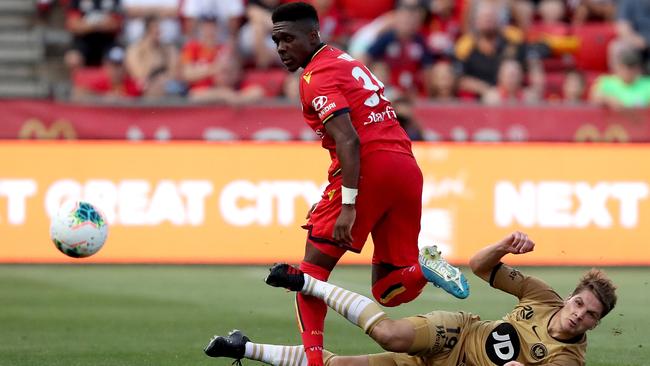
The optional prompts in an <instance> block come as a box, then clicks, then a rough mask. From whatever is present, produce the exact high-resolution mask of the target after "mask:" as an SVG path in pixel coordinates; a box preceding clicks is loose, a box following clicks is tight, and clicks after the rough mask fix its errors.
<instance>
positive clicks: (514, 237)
mask: <svg viewBox="0 0 650 366" xmlns="http://www.w3.org/2000/svg"><path fill="white" fill-rule="evenodd" d="M534 248H535V243H534V242H533V241H532V240H531V239H530V238H529V237H528V235H527V234H525V233H522V232H520V231H515V232H513V233H512V234H510V235H508V236H506V237H505V238H503V239H502V240H501V241H499V242H498V243H495V244H492V245H488V246H487V247H485V248H483V249H481V250H479V251H478V252H477V253H476V254H474V255H473V256H472V258H471V259H470V260H469V265H470V267H471V268H472V272H474V274H475V275H477V276H479V277H480V278H482V279H484V280H485V281H489V280H490V274H491V273H492V269H493V268H494V266H496V265H497V264H499V262H500V261H501V258H503V257H504V256H505V255H506V254H524V253H528V252H532V251H533V249H534Z"/></svg>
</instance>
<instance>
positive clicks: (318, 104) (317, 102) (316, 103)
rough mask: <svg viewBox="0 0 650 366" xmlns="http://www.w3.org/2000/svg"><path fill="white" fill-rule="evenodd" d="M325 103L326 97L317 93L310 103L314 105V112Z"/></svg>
mask: <svg viewBox="0 0 650 366" xmlns="http://www.w3.org/2000/svg"><path fill="white" fill-rule="evenodd" d="M325 104H327V97H326V96H324V95H319V96H317V97H316V98H314V99H312V101H311V105H312V106H313V107H314V110H315V111H316V112H318V111H320V110H321V109H323V107H325Z"/></svg>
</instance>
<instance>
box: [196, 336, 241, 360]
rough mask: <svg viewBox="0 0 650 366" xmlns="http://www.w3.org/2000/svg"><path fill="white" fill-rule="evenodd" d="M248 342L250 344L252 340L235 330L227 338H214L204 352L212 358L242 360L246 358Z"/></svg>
mask: <svg viewBox="0 0 650 366" xmlns="http://www.w3.org/2000/svg"><path fill="white" fill-rule="evenodd" d="M246 342H250V339H249V338H248V337H246V336H245V335H244V333H242V332H241V331H240V330H237V329H234V330H232V331H231V332H230V333H228V336H226V337H223V336H214V337H212V339H210V342H209V343H208V345H207V346H205V348H204V349H203V352H205V354H206V355H208V356H210V357H230V358H234V359H235V360H240V359H242V358H244V351H246Z"/></svg>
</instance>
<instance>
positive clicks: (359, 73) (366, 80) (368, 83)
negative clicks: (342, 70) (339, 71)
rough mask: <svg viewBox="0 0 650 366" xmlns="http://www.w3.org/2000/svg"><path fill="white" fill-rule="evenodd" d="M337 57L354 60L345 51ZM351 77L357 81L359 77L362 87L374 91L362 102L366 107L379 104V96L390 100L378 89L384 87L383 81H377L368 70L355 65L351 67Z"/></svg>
mask: <svg viewBox="0 0 650 366" xmlns="http://www.w3.org/2000/svg"><path fill="white" fill-rule="evenodd" d="M338 58H340V59H342V60H345V61H350V62H352V61H354V59H353V58H352V56H350V55H348V54H347V53H343V54H341V55H340V56H339V57H338ZM368 74H370V75H368ZM352 77H353V78H355V79H356V80H357V81H359V79H361V81H362V82H363V88H364V89H366V90H370V91H371V92H374V93H373V94H372V95H371V96H369V97H368V99H366V101H365V102H363V104H365V105H367V106H368V107H376V106H377V105H378V104H379V98H381V99H383V100H385V101H387V102H390V100H388V98H386V97H385V96H384V95H383V94H382V93H381V92H380V90H381V89H383V88H384V83H382V82H381V81H379V79H377V77H376V76H375V75H374V74H373V73H372V72H370V71H368V72H366V71H364V70H363V69H362V68H360V67H359V66H355V67H354V68H353V69H352ZM371 78H372V79H371ZM373 80H374V82H373Z"/></svg>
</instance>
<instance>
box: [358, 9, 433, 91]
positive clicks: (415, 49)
mask: <svg viewBox="0 0 650 366" xmlns="http://www.w3.org/2000/svg"><path fill="white" fill-rule="evenodd" d="M424 15H425V14H424V9H423V8H422V7H420V6H419V4H418V2H417V1H416V0H402V1H400V3H399V5H398V8H397V10H396V11H395V19H394V23H393V26H392V27H391V28H389V29H388V30H387V31H385V32H384V33H382V34H381V35H380V36H379V37H378V38H377V40H375V42H374V43H373V44H372V45H371V46H370V48H369V49H368V58H369V59H370V62H371V65H372V66H371V68H372V69H373V70H374V69H375V68H385V69H387V70H388V71H389V78H388V79H387V80H384V81H388V83H389V84H391V85H392V86H394V87H396V88H397V89H399V90H400V91H401V92H406V93H414V94H418V93H419V94H423V93H424V90H425V89H424V84H425V82H424V81H425V79H426V78H425V77H424V75H423V73H427V72H430V70H429V69H430V66H431V64H432V63H433V55H432V54H431V52H430V51H429V50H428V48H427V46H426V44H425V41H424V38H423V37H422V36H421V35H420V34H419V33H418V31H419V30H420V28H421V26H422V22H423V20H424Z"/></svg>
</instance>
